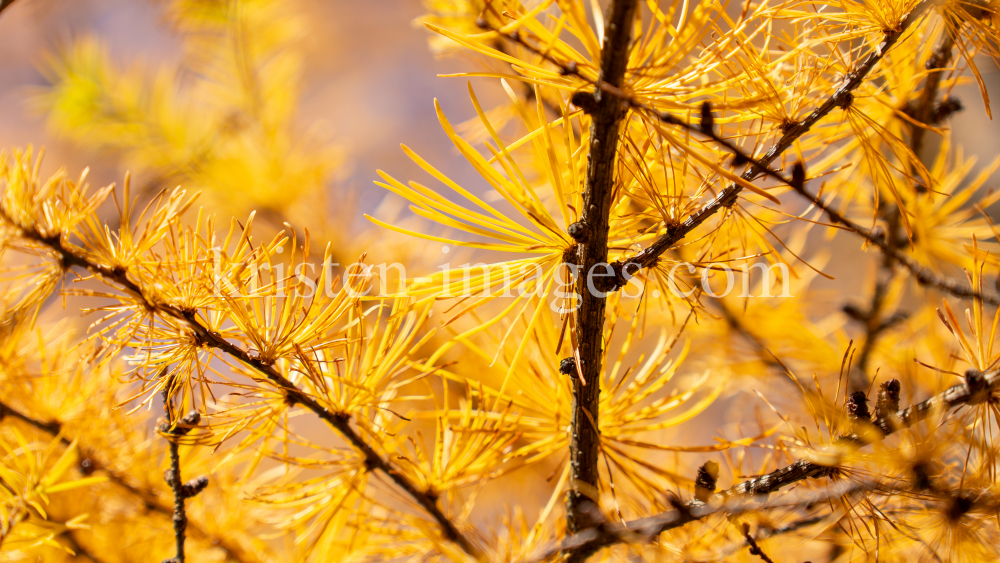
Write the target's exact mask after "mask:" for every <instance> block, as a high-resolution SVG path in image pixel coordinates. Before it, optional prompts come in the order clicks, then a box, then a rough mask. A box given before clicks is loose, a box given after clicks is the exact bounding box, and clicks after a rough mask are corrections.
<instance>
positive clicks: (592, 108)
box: [570, 90, 599, 115]
mask: <svg viewBox="0 0 1000 563" xmlns="http://www.w3.org/2000/svg"><path fill="white" fill-rule="evenodd" d="M570 103H572V104H573V105H574V106H576V107H578V108H580V109H581V110H583V113H585V114H587V115H592V114H594V112H596V111H597V106H598V105H599V104H598V102H597V96H595V95H594V94H593V93H592V92H584V91H583V90H581V91H579V92H576V93H574V94H573V97H572V98H570Z"/></svg>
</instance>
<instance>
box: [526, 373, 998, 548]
mask: <svg viewBox="0 0 1000 563" xmlns="http://www.w3.org/2000/svg"><path fill="white" fill-rule="evenodd" d="M998 388H1000V370H995V371H991V372H988V373H985V374H984V373H981V372H978V371H975V370H969V371H968V372H966V374H965V382H964V383H959V384H958V385H955V386H953V387H950V388H949V389H947V390H946V391H944V392H943V393H940V394H938V395H935V396H933V397H931V398H930V399H927V400H925V401H923V402H920V403H917V404H915V405H911V406H909V407H907V408H905V409H903V410H900V411H897V412H896V413H895V414H894V415H888V414H885V413H882V415H881V416H879V411H878V410H876V420H875V421H874V423H873V425H874V426H875V427H876V428H878V429H880V430H881V432H882V434H883V435H885V436H888V435H890V434H892V433H894V432H896V431H897V430H899V429H901V428H908V427H910V426H912V425H914V424H916V423H917V422H920V421H921V420H924V419H926V418H928V417H929V416H930V415H931V414H932V413H944V412H948V411H950V410H951V409H954V408H957V407H961V406H965V405H978V404H980V403H983V402H984V401H986V400H988V399H989V398H990V396H991V395H992V393H993V392H994V391H995V390H997V389H998ZM882 417H884V419H882ZM841 441H843V442H845V443H854V444H857V445H859V446H863V445H865V444H867V443H868V442H867V440H866V439H865V438H864V436H862V435H858V434H850V435H848V436H844V437H842V438H841ZM835 471H836V468H834V467H830V466H826V465H820V464H818V463H815V462H812V461H809V460H806V459H800V460H798V461H796V462H795V463H793V464H791V465H787V466H785V467H782V468H780V469H776V470H774V471H772V472H770V473H768V474H766V475H761V476H760V477H755V478H753V479H748V480H746V481H743V482H742V483H740V484H738V485H736V486H735V487H733V488H731V489H728V490H726V491H722V492H720V493H716V494H715V495H713V496H712V497H711V498H710V499H709V503H707V504H706V503H703V502H700V501H697V500H694V501H689V502H687V503H685V504H682V505H679V506H678V507H677V508H676V509H674V510H671V511H668V512H664V513H662V514H658V515H656V516H651V517H648V518H642V519H640V520H633V521H631V522H625V523H623V524H618V525H611V524H606V523H605V524H602V525H600V526H596V527H594V528H591V529H589V530H585V531H583V532H580V533H577V534H573V535H570V536H568V537H567V538H566V539H564V540H563V542H562V544H560V545H559V546H556V547H553V548H551V549H549V550H547V551H546V552H545V554H544V555H543V556H542V557H540V558H539V559H540V560H541V559H545V558H546V557H550V556H552V555H553V554H555V553H558V552H560V551H561V552H563V553H573V552H576V551H577V550H585V551H587V552H588V553H593V552H595V551H597V550H598V549H601V548H604V547H608V546H611V545H615V544H619V543H636V542H648V541H652V540H653V539H655V538H656V536H658V535H659V534H661V533H663V532H666V531H667V530H672V529H674V528H678V527H680V526H683V525H685V524H687V523H689V522H693V521H695V520H701V519H702V518H705V517H706V516H709V515H711V514H716V513H725V514H739V513H741V512H743V511H745V510H748V509H749V510H761V509H764V508H769V507H772V506H777V505H779V504H780V503H767V502H765V503H758V502H756V501H757V500H759V499H760V498H765V499H766V498H767V496H768V495H770V494H771V493H773V492H776V491H778V490H781V489H783V488H785V487H788V486H789V485H792V484H794V483H798V482H799V481H803V480H805V479H810V478H819V477H828V476H830V475H832V474H833V473H834V472H835ZM845 485H846V484H845ZM850 485H851V486H852V487H858V485H856V484H850ZM862 488H864V487H862ZM851 490H855V489H852V488H846V489H844V490H843V491H842V492H840V493H839V494H837V495H835V496H840V495H843V494H845V493H848V492H850V491H851ZM797 504H801V503H797Z"/></svg>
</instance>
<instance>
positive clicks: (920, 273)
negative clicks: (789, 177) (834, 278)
mask: <svg viewBox="0 0 1000 563" xmlns="http://www.w3.org/2000/svg"><path fill="white" fill-rule="evenodd" d="M796 191H797V192H798V193H799V194H801V195H802V196H803V197H805V198H806V199H808V200H809V201H810V202H812V204H813V205H815V206H816V207H817V208H819V209H821V210H823V211H824V212H825V213H826V215H827V217H829V218H830V221H831V222H833V223H835V224H840V225H843V226H844V227H846V228H847V230H849V231H852V232H854V233H856V234H858V235H861V236H862V237H864V238H865V239H867V240H868V241H869V242H870V243H872V244H874V245H875V246H878V247H879V248H880V249H882V252H884V253H885V254H886V255H887V256H889V257H891V258H892V259H893V260H895V261H896V262H898V263H899V264H900V265H902V266H903V267H904V268H906V269H907V270H909V272H910V274H911V275H913V277H914V279H916V280H917V282H918V283H920V284H921V285H926V286H930V287H935V288H937V289H940V290H941V291H945V292H947V293H950V294H952V295H954V296H955V297H963V298H967V299H981V300H982V301H983V302H984V303H989V304H991V305H1000V297H998V296H996V295H987V294H984V293H982V292H979V291H976V290H975V289H973V288H971V287H969V286H967V285H965V284H964V283H962V282H959V281H956V280H953V279H951V278H946V277H943V276H939V275H937V274H935V273H934V272H933V271H932V270H931V269H930V268H927V267H925V266H923V265H921V264H920V263H919V262H917V261H916V260H914V259H913V258H911V257H909V256H907V255H906V254H904V253H903V252H902V251H900V250H899V249H898V248H896V245H895V244H893V243H892V242H891V241H887V240H886V237H884V236H878V235H876V234H875V233H873V232H872V231H870V230H868V229H866V228H864V227H862V226H861V225H859V224H857V223H855V222H854V221H851V220H850V219H848V218H847V217H844V216H843V215H841V214H840V213H839V212H838V211H836V210H835V209H833V208H831V207H830V206H829V205H827V204H826V203H825V202H823V200H821V199H820V198H819V197H817V196H814V195H812V194H810V193H809V192H807V191H806V190H805V187H798V188H796Z"/></svg>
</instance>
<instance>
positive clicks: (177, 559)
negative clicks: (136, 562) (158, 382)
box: [163, 387, 187, 563]
mask: <svg viewBox="0 0 1000 563" xmlns="http://www.w3.org/2000/svg"><path fill="white" fill-rule="evenodd" d="M163 404H164V407H165V408H166V410H167V413H168V414H169V413H170V395H169V388H168V387H164V389H163ZM165 424H166V433H167V434H168V435H169V434H170V427H169V423H165ZM168 439H169V438H168ZM169 446H170V470H169V471H168V472H167V475H166V478H167V483H168V484H169V485H170V488H171V489H172V490H173V492H174V517H173V521H174V545H175V547H176V549H177V555H175V556H174V558H173V559H166V560H164V561H163V563H184V538H185V531H186V530H187V511H186V510H185V509H184V500H185V498H186V496H185V494H184V485H182V484H181V454H180V445H179V444H178V443H177V441H176V440H170V443H169Z"/></svg>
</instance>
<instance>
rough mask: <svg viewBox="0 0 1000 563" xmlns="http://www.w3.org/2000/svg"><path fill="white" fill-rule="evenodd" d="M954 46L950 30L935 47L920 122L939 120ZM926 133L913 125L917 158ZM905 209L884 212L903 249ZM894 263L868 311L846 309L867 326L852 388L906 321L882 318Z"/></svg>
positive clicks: (879, 276) (878, 282)
mask: <svg viewBox="0 0 1000 563" xmlns="http://www.w3.org/2000/svg"><path fill="white" fill-rule="evenodd" d="M954 47H955V38H954V36H953V35H952V33H951V31H950V30H946V31H945V37H944V39H942V40H941V43H940V45H938V47H937V49H935V50H934V53H933V54H932V55H931V57H930V58H929V59H928V60H927V63H926V65H925V66H926V67H927V70H928V71H929V74H928V75H927V79H926V80H925V82H924V88H923V91H922V92H921V93H920V98H919V100H918V101H917V105H916V108H915V109H913V110H912V111H910V112H909V113H910V115H911V117H912V118H913V119H914V121H916V122H917V123H919V124H931V123H932V122H933V123H935V124H936V122H937V121H939V120H935V119H934V111H935V107H936V105H937V95H938V91H939V89H940V86H941V79H942V78H943V77H944V68H945V67H947V66H948V64H949V63H950V62H951V57H952V53H953V51H954ZM926 132H927V129H926V128H925V127H924V126H923V125H916V124H912V125H911V128H910V143H909V144H910V151H912V152H913V155H914V156H915V157H916V158H917V159H919V158H920V150H921V148H922V147H923V140H924V134H925V133H926ZM901 212H902V211H900V209H899V207H898V206H896V205H891V206H890V208H889V209H887V210H886V212H885V213H884V216H886V217H888V218H889V220H888V228H887V229H886V240H887V241H888V242H889V243H890V244H894V245H895V246H896V248H897V249H902V248H903V247H904V245H905V242H906V239H905V237H903V235H902V234H901V233H900V232H899V231H900V221H899V213H901ZM894 266H895V260H894V259H893V258H892V257H891V256H890V255H888V254H883V255H882V261H881V263H880V264H879V268H878V272H877V273H876V277H875V288H874V290H873V291H872V299H871V304H870V305H869V307H868V311H865V312H861V311H858V310H856V309H855V310H853V311H852V310H850V309H847V308H845V312H847V313H848V315H850V316H851V317H852V318H854V319H855V320H857V321H859V322H862V323H864V325H865V338H864V341H863V342H862V345H861V348H860V351H859V352H858V355H857V358H858V359H857V363H856V364H855V366H856V367H855V369H854V370H853V371H852V374H851V387H852V389H853V390H858V389H867V388H868V386H869V384H870V379H869V375H868V364H869V362H870V360H871V355H872V351H873V350H874V348H875V344H876V342H877V341H878V339H879V337H880V336H881V335H882V333H883V332H884V331H885V330H887V329H889V328H891V327H892V326H894V325H895V324H896V323H897V322H898V321H899V320H902V316H901V315H898V314H896V315H892V316H890V317H889V318H888V319H882V309H883V308H884V307H885V304H886V297H887V295H888V292H889V286H890V285H891V284H892V280H893V278H895V274H896V270H895V268H894ZM852 313H854V314H852Z"/></svg>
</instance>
